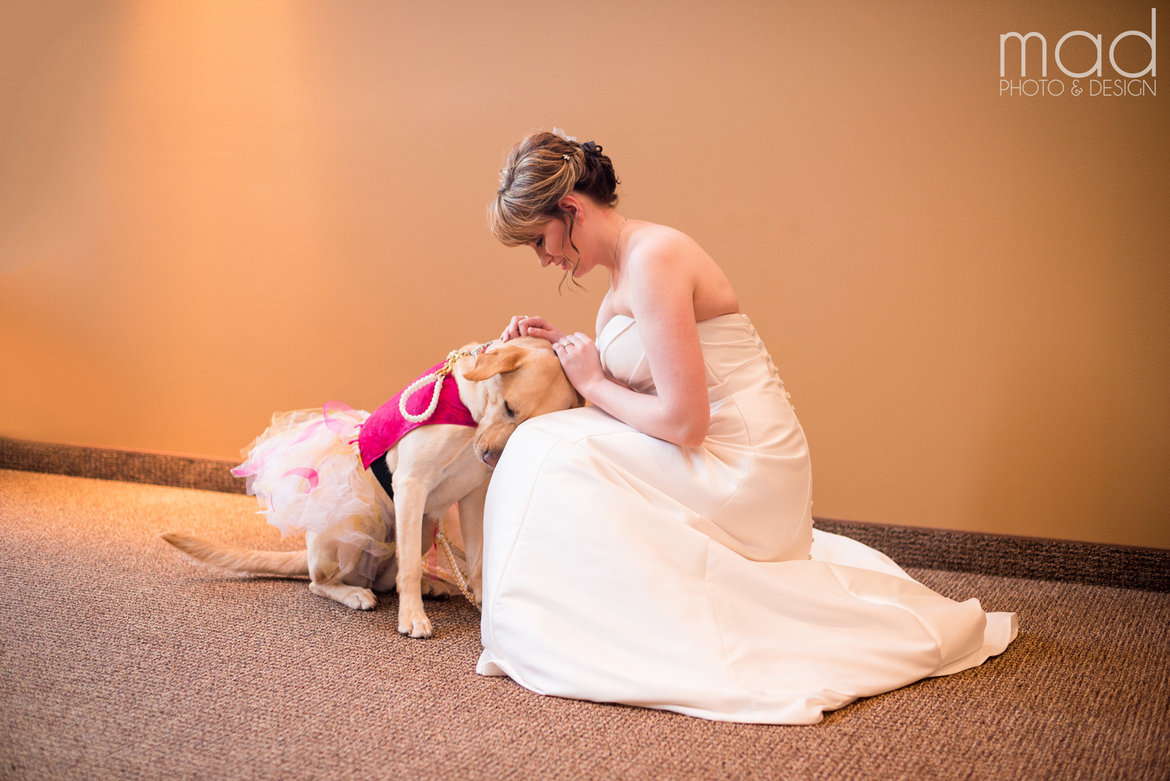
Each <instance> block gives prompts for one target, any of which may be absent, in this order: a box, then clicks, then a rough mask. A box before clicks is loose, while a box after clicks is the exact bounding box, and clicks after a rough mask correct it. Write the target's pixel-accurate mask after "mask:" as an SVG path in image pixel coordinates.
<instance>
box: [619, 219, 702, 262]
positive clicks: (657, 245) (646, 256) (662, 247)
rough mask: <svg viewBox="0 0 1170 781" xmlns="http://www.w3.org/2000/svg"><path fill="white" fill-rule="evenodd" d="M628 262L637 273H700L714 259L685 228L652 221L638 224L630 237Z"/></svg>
mask: <svg viewBox="0 0 1170 781" xmlns="http://www.w3.org/2000/svg"><path fill="white" fill-rule="evenodd" d="M628 249H629V251H628V254H627V263H628V266H629V269H630V270H631V271H633V272H634V273H649V274H654V273H657V272H664V271H670V272H671V273H674V274H678V273H679V272H680V271H694V272H697V271H699V270H700V269H702V268H703V267H704V266H706V265H707V264H714V262H715V261H714V260H712V259H711V257H710V256H709V255H708V254H707V253H706V251H704V249H703V248H702V247H700V246H699V243H698V242H696V241H695V240H694V239H692V238H691V237H690V236H688V235H687V234H685V233H683V232H682V231H680V230H678V229H676V228H671V227H669V226H667V225H658V224H655V223H651V222H644V223H640V224H638V226H637V228H636V230H635V231H633V232H632V235H631V236H630V243H629V248H628Z"/></svg>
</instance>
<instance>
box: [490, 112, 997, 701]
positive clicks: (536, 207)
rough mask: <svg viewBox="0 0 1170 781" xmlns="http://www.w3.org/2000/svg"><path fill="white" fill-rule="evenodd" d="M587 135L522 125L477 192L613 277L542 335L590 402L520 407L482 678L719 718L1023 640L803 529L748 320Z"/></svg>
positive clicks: (776, 398) (499, 231)
mask: <svg viewBox="0 0 1170 781" xmlns="http://www.w3.org/2000/svg"><path fill="white" fill-rule="evenodd" d="M616 186H617V177H616V175H615V173H614V169H613V164H612V162H611V161H610V159H609V157H608V156H606V155H605V154H604V153H603V151H602V148H601V147H600V146H598V145H596V144H594V143H592V142H588V143H585V144H579V143H577V142H576V141H575V140H572V139H569V138H565V137H563V136H561V135H558V134H553V133H537V134H534V135H532V136H529V137H528V138H525V139H524V140H523V141H521V142H520V143H519V144H517V145H516V147H515V148H514V149H513V150H512V152H511V154H510V156H509V158H508V161H507V164H506V166H505V168H504V169H503V171H502V172H501V175H500V188H499V191H498V193H497V196H496V200H495V201H494V203H493V204H492V208H491V219H492V230H493V232H494V233H495V235H496V236H497V237H498V238H499V239H500V241H502V242H503V243H505V244H507V245H510V246H523V245H527V246H529V247H531V248H532V249H533V250H534V251H535V252H536V255H537V258H538V259H539V261H540V264H541V266H550V265H551V266H557V267H559V268H561V269H563V272H564V274H565V275H566V278H568V279H575V278H577V277H581V276H584V275H585V274H588V273H589V272H590V271H592V270H594V269H595V268H598V267H601V268H604V269H606V270H607V271H608V272H609V278H610V285H609V290H608V291H607V293H606V295H605V298H604V300H603V301H602V303H601V308H600V310H599V311H598V315H597V323H596V331H595V333H596V334H597V338H596V341H594V340H593V339H590V338H589V337H588V336H587V335H585V334H584V333H580V332H576V333H565V332H563V331H561V330H560V329H558V328H557V327H556V326H555V325H553V324H552V323H549V322H548V321H546V320H545V319H544V318H541V317H526V316H517V317H514V318H512V320H511V322H510V323H509V324H508V327H507V328H506V329H505V331H504V334H503V338H504V339H508V338H512V337H515V336H519V335H530V336H539V337H543V338H545V339H548V340H549V341H550V342H552V343H553V345H554V347H555V349H556V351H557V354H558V355H559V356H560V358H561V362H562V364H563V366H564V368H565V372H566V374H567V375H568V377H569V379H570V381H571V382H572V383H573V385H574V386H575V387H576V388H577V390H578V392H580V393H581V395H582V396H583V397H584V398H585V399H586V400H587V401H588V402H590V405H591V406H589V407H586V408H582V409H577V410H571V411H568V412H560V413H554V414H551V415H547V416H544V417H541V418H539V419H536V420H532V421H529V422H527V423H525V424H523V425H522V426H521V427H520V428H519V429H518V430H517V432H516V433H515V434H514V435H513V437H512V439H511V441H510V442H509V444H508V446H507V448H506V449H505V451H504V456H503V458H502V459H501V461H500V463H499V465H498V466H497V468H496V472H495V475H494V476H493V478H492V483H491V488H490V489H489V493H488V501H487V509H486V517H485V529H484V537H485V551H484V581H483V582H484V605H483V619H482V635H483V647H484V650H483V655H482V656H481V658H480V661H479V667H478V669H479V672H480V673H482V674H485V675H507V676H509V677H511V678H512V679H513V680H515V681H516V682H518V683H520V684H521V685H523V686H525V687H527V688H529V689H531V690H533V691H536V692H539V693H542V694H552V695H558V696H562V697H573V698H579V699H588V700H595V701H600V702H619V703H625V704H630V705H641V706H646V707H651V708H662V709H666V710H672V711H677V712H680V713H686V714H690V715H694V716H701V717H705V718H710V719H717V720H724V721H742V722H761V723H784V724H807V723H813V722H817V721H819V720H820V719H821V717H822V714H823V712H824V711H828V710H833V709H835V708H839V707H841V706H843V705H845V704H847V703H849V702H851V701H852V700H854V699H856V698H858V697H867V696H871V695H874V694H878V693H881V692H885V691H889V690H891V689H895V688H898V687H900V686H904V685H906V684H908V683H911V682H913V681H916V680H919V679H921V678H924V677H927V676H932V675H945V674H948V673H952V672H957V671H959V670H963V669H966V668H969V667H973V666H975V665H978V664H981V663H982V662H983V661H984V660H985V659H987V658H988V657H989V656H991V655H994V654H998V653H1000V652H1001V651H1003V650H1004V648H1005V647H1006V646H1007V645H1008V643H1010V642H1011V640H1012V639H1013V638H1014V637H1015V633H1016V626H1015V616H1014V614H1010V613H991V614H987V613H984V612H983V610H982V609H981V607H980V605H979V602H978V601H977V600H974V599H970V600H967V601H966V602H961V603H960V602H955V601H952V600H950V599H947V598H946V597H943V596H941V595H939V594H936V593H935V592H933V591H931V590H930V589H928V588H926V587H925V586H923V585H921V584H919V583H917V582H916V581H914V580H912V579H911V578H910V577H909V576H908V575H907V574H906V573H905V572H903V571H902V570H901V569H900V568H899V567H898V566H897V565H896V564H894V562H892V561H891V560H890V559H889V558H887V557H886V556H885V555H883V554H882V553H880V552H878V551H876V550H873V549H871V548H868V547H866V546H865V545H862V544H861V543H858V542H855V541H853V540H850V539H848V538H845V537H841V536H837V535H831V534H827V533H824V532H819V531H814V530H813V528H812V481H811V471H810V466H809V455H808V446H807V443H806V441H805V437H804V432H803V431H802V429H801V427H800V423H799V421H798V420H797V418H796V415H795V413H794V411H793V408H792V406H791V404H790V403H789V399H788V394H787V393H786V391H785V390H784V385H783V383H782V382H781V380H780V377H779V373H778V372H777V370H776V367H775V366H774V365H773V363H772V360H771V358H770V357H769V354H768V351H767V349H766V348H765V346H764V344H763V342H762V341H761V340H760V337H759V335H758V334H757V333H756V329H755V328H754V327H753V325H752V323H751V321H750V320H749V319H748V317H747V316H746V315H744V314H741V313H740V312H739V304H738V301H737V299H736V296H735V293H734V291H733V290H732V287H731V284H730V283H729V281H728V279H727V277H726V276H725V275H724V273H723V272H722V270H721V269H720V268H719V266H718V265H717V264H716V263H715V261H714V260H713V259H712V258H711V257H710V256H709V255H708V254H707V253H706V252H704V251H703V249H702V248H701V247H700V246H699V245H698V244H697V243H695V242H694V241H693V240H692V239H690V238H689V237H687V236H686V235H685V234H683V233H680V232H679V231H677V230H674V229H672V228H668V227H666V226H663V225H656V224H653V223H649V222H644V221H639V220H631V219H627V218H626V217H624V216H622V215H621V214H620V213H619V212H618V211H617V209H616V203H617V196H616V191H615V190H616Z"/></svg>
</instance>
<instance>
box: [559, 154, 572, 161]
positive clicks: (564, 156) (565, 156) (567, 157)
mask: <svg viewBox="0 0 1170 781" xmlns="http://www.w3.org/2000/svg"><path fill="white" fill-rule="evenodd" d="M561 157H563V158H565V159H566V160H571V159H572V158H571V157H569V156H568V155H564V154H563V155H561Z"/></svg>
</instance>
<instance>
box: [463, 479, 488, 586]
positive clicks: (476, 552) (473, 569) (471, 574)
mask: <svg viewBox="0 0 1170 781" xmlns="http://www.w3.org/2000/svg"><path fill="white" fill-rule="evenodd" d="M487 489H488V484H487V483H486V482H485V483H484V484H483V485H481V486H479V487H478V488H476V489H475V490H474V491H472V492H471V493H469V494H468V495H467V496H465V497H463V498H462V499H460V500H459V531H460V532H462V533H463V548H464V553H466V554H467V585H468V587H469V588H470V589H471V593H472V594H473V595H474V596H475V604H477V605H479V604H482V603H483V503H484V499H485V498H486V497H487Z"/></svg>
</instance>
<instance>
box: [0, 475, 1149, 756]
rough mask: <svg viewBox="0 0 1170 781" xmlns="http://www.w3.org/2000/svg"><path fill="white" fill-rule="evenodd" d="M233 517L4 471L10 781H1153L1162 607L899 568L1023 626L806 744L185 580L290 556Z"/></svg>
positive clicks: (4, 707)
mask: <svg viewBox="0 0 1170 781" xmlns="http://www.w3.org/2000/svg"><path fill="white" fill-rule="evenodd" d="M255 509H256V508H255V503H254V501H253V500H252V499H250V498H248V497H243V496H238V495H231V494H225V493H215V492H210V491H199V490H191V489H184V488H173V487H161V486H155V485H138V484H130V483H122V482H113V481H101V480H92V479H86V478H79V477H68V476H62V475H49V474H37V473H31V472H21V471H5V470H0V617H2V618H0V621H2V623H0V632H2V634H0V649H2V650H0V777H2V778H5V779H10V778H11V779H26V778H28V779H106V778H110V779H135V778H200V779H203V778H210V779H215V778H255V779H269V778H271V779H301V778H304V779H370V778H423V779H429V778H435V779H439V778H442V779H457V778H621V779H641V778H654V779H663V778H665V779H669V778H698V779H708V778H710V779H715V778H761V779H764V778H767V779H774V778H814V779H850V778H907V779H928V778H1010V779H1015V778H1060V779H1065V778H1070V779H1075V778H1123V779H1157V778H1167V777H1170V775H1168V771H1167V768H1168V767H1170V643H1168V642H1167V640H1166V637H1165V633H1166V628H1167V626H1168V625H1170V594H1167V593H1157V592H1150V591H1141V590H1136V589H1126V588H1113V587H1104V586H1097V585H1088V584H1083V583H1071V582H1058V581H1045V580H1035V579H1022V578H1011V577H1004V576H990V575H980V574H974V573H955V572H946V571H940V570H924V569H916V570H913V574H915V575H916V576H917V577H919V578H920V579H921V580H923V581H924V582H925V583H927V585H929V586H931V587H932V588H935V589H937V590H939V591H941V592H942V593H944V594H947V595H948V596H952V597H955V598H967V597H970V596H978V597H979V598H980V599H981V600H982V602H983V605H984V607H985V608H986V609H989V610H1014V611H1016V612H1018V613H1019V615H1020V624H1021V635H1020V637H1019V639H1018V640H1017V641H1016V643H1015V644H1013V645H1012V646H1011V647H1010V648H1009V649H1008V650H1007V652H1006V653H1005V654H1003V655H1002V656H1000V657H998V658H996V659H993V660H991V661H989V662H988V663H987V664H985V665H984V666H982V667H980V668H977V669H975V670H970V671H967V672H964V673H961V674H958V675H954V676H951V677H948V678H941V679H931V680H927V681H923V682H920V683H917V684H914V685H912V686H909V687H906V688H904V689H900V690H898V691H895V692H891V693H889V694H885V695H882V696H879V697H874V698H871V699H868V700H863V701H861V702H858V703H855V704H853V705H850V706H848V707H846V708H844V709H842V710H840V711H838V712H836V713H834V714H831V715H830V716H829V717H828V718H827V719H826V720H825V722H824V723H822V724H820V725H817V726H812V727H771V726H754V725H739V724H721V723H714V722H707V721H702V720H699V719H693V718H688V717H686V716H680V715H676V714H671V713H665V712H659V711H649V710H642V709H637V708H629V707H623V706H613V705H599V704H595V703H588V702H575V701H568V700H560V699H554V698H543V697H539V696H537V695H534V694H531V693H529V692H528V691H526V690H524V689H522V688H520V687H519V686H517V685H515V684H513V683H511V682H510V681H508V680H506V679H493V678H483V677H480V676H477V675H476V674H475V670H474V667H475V660H476V658H477V656H478V653H479V626H478V614H477V613H476V612H475V611H474V609H473V608H471V607H470V606H469V605H468V604H466V603H465V602H464V601H462V600H451V601H448V602H429V603H428V605H429V608H428V609H429V611H430V613H431V616H432V619H434V621H435V625H436V628H437V634H436V636H435V637H434V638H433V639H431V640H429V641H420V640H410V639H408V638H404V637H401V636H400V635H398V634H397V632H395V607H396V600H395V597H394V596H393V595H388V596H386V597H384V599H383V601H382V603H381V604H380V605H379V606H378V608H377V609H376V610H374V611H372V612H368V613H360V612H355V611H351V610H349V609H347V608H344V607H341V606H339V605H337V604H335V603H333V602H329V601H326V600H324V599H321V598H318V597H314V596H312V595H311V594H310V593H309V592H308V590H307V588H306V587H305V584H304V583H303V582H296V581H282V580H265V579H241V578H235V577H231V576H224V575H220V574H217V573H213V572H209V571H207V570H203V569H200V568H197V567H195V566H193V565H190V564H187V563H186V562H184V561H182V560H180V559H179V557H178V556H177V555H175V553H174V552H173V551H172V550H170V549H169V548H168V547H167V546H165V545H164V544H163V543H162V542H160V541H159V540H158V539H157V538H156V535H157V534H158V533H160V532H162V531H167V530H185V531H189V532H192V533H195V534H199V535H201V536H206V537H208V538H213V539H216V540H222V541H227V542H234V543H238V544H244V545H251V546H255V547H264V548H275V547H290V546H295V541H292V540H281V539H280V538H279V533H278V532H276V531H275V530H274V529H272V528H271V527H269V526H267V525H266V524H265V523H264V522H263V519H262V518H261V517H260V516H257V515H256V514H255Z"/></svg>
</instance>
